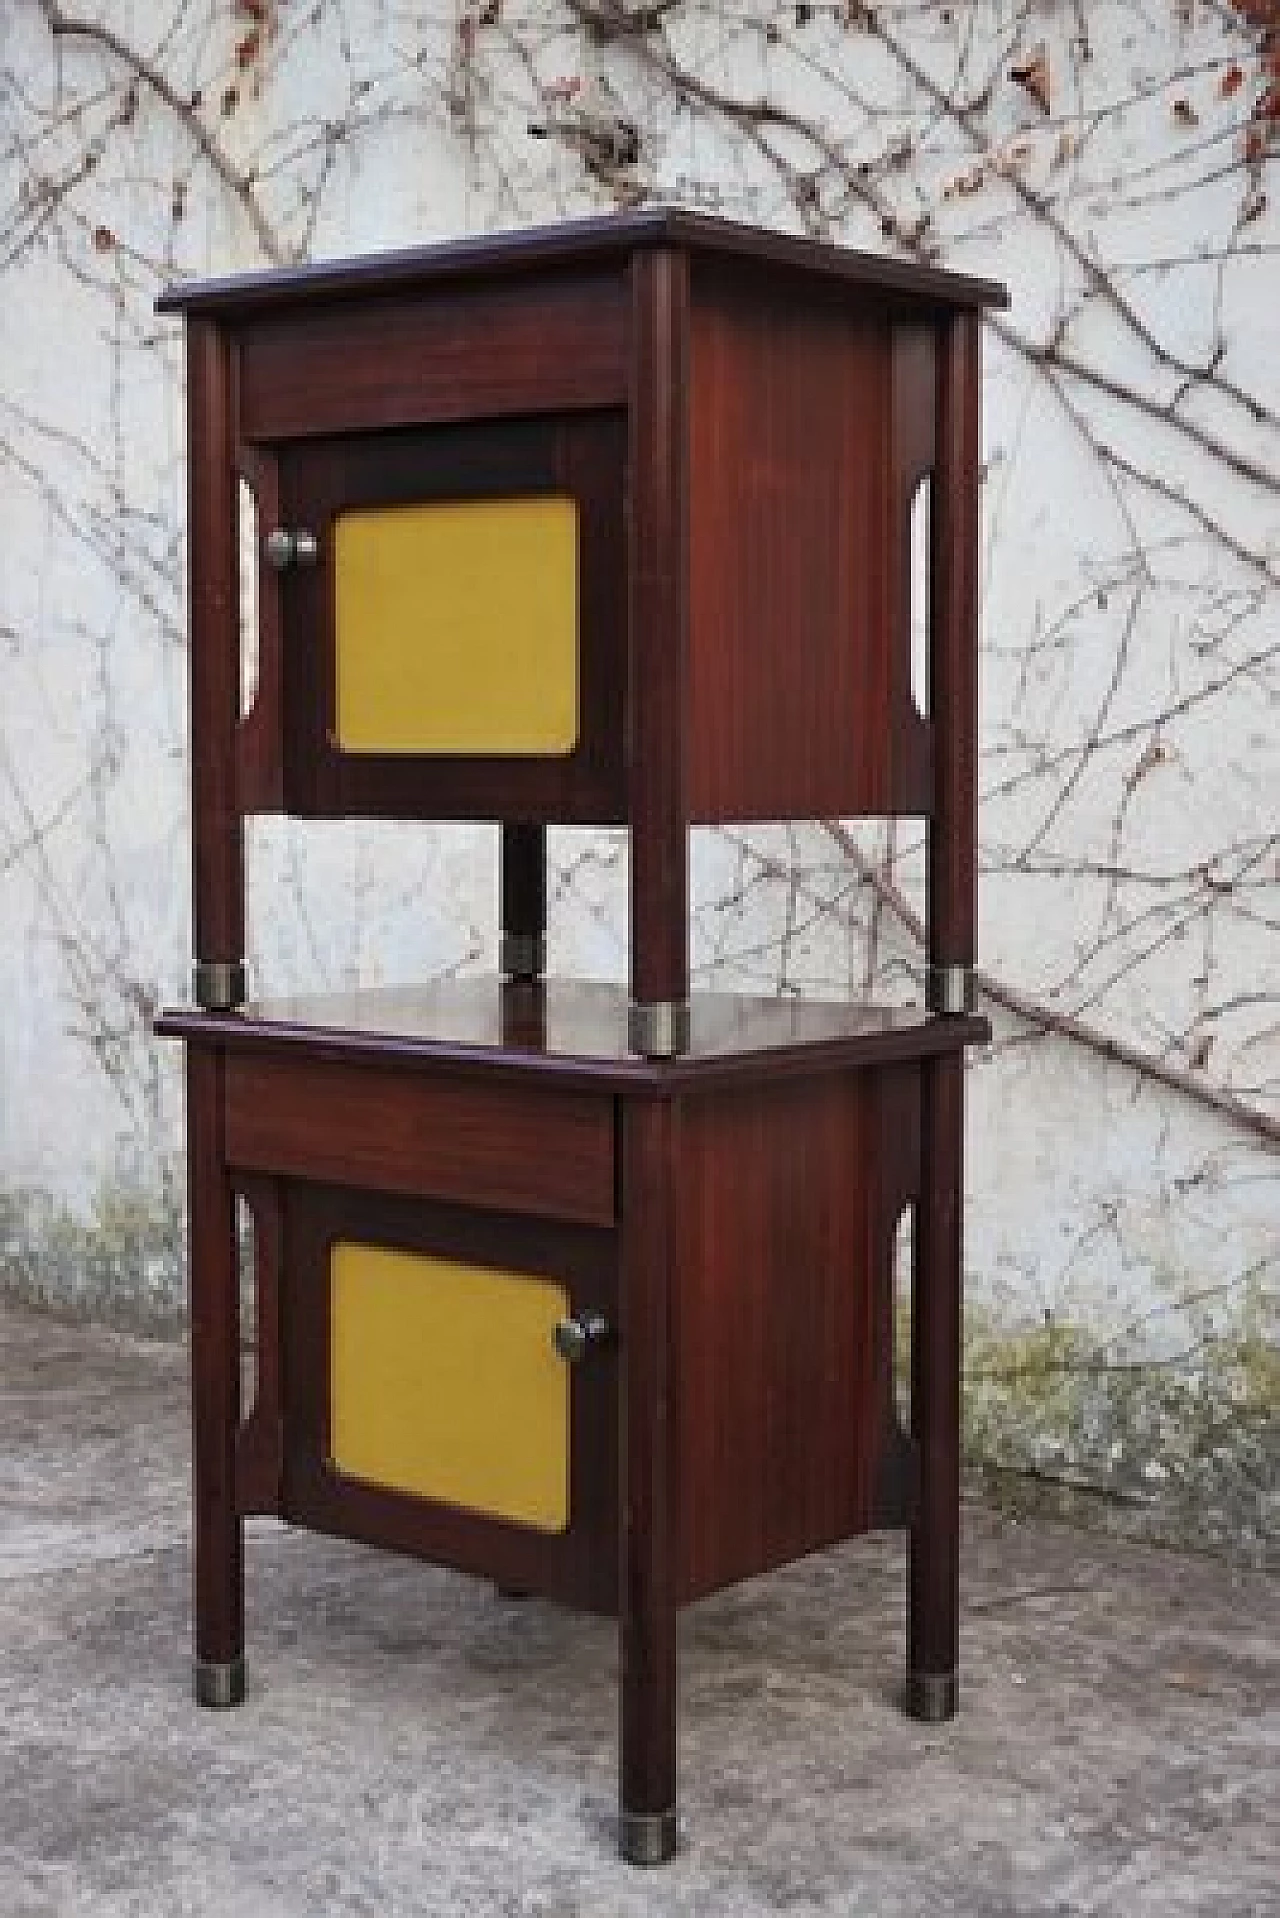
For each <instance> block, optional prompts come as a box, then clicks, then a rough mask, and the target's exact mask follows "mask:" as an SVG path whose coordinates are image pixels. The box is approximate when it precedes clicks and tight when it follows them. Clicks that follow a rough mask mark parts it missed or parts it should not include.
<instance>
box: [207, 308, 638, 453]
mask: <svg viewBox="0 0 1280 1918" xmlns="http://www.w3.org/2000/svg"><path fill="white" fill-rule="evenodd" d="M549 345H550V346H551V349H552V350H551V351H550V352H549V351H548V346H549ZM625 349H626V313H625V310H624V306H623V301H622V287H621V284H620V282H619V279H618V276H617V274H616V273H615V274H608V275H607V274H603V273H598V274H593V275H590V276H586V275H564V276H562V277H560V278H559V279H556V280H551V281H547V282H545V283H543V284H540V285H537V286H532V287H528V286H512V285H506V286H500V287H496V288H494V287H483V286H482V287H475V288H473V287H459V288H456V289H455V290H454V291H453V292H452V293H451V295H450V297H449V299H448V301H447V302H445V301H441V302H436V303H431V304H424V303H423V302H422V301H421V300H403V299H402V300H394V299H386V298H384V299H382V300H378V301H373V302H370V303H369V304H368V305H367V306H365V307H362V308H360V309H352V308H349V307H348V308H338V309H333V308H329V309H325V308H321V309H319V310H318V311H315V312H304V313H297V312H293V313H290V314H289V315H288V317H287V318H286V319H283V320H281V319H276V318H263V319H258V320H253V321H250V322H248V323H247V324H246V326H245V327H244V328H243V329H242V331H241V335H240V395H241V430H242V432H243V434H244V437H245V438H246V439H247V440H258V441H263V442H268V443H271V444H278V443H280V442H281V441H286V440H294V439H309V438H311V437H312V436H313V435H314V434H316V433H354V432H360V433H368V432H377V431H379V430H380V429H382V428H385V427H402V426H428V425H439V424H442V423H447V422H450V421H459V420H463V421H473V420H483V419H490V418H503V417H509V416H512V415H520V414H528V413H533V412H557V413H562V412H569V411H578V410H581V409H582V408H585V407H602V406H618V405H620V404H621V403H622V401H623V399H624V398H625V396H626V383H627V376H626V353H625Z"/></svg>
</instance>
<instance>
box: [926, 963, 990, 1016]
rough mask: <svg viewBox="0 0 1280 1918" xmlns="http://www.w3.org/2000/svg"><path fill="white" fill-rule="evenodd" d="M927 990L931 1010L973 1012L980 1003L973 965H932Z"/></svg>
mask: <svg viewBox="0 0 1280 1918" xmlns="http://www.w3.org/2000/svg"><path fill="white" fill-rule="evenodd" d="M927 991H928V1000H929V1010H930V1012H949V1013H964V1012H972V1011H973V1010H974V1009H975V1007H976V1005H977V1003H978V994H977V988H976V986H975V983H974V977H973V967H972V966H956V965H953V966H930V967H929V974H928V983H927Z"/></svg>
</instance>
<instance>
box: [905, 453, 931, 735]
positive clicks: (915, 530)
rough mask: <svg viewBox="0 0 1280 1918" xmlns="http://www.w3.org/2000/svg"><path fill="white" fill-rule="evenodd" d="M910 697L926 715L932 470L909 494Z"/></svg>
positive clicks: (929, 623) (927, 699)
mask: <svg viewBox="0 0 1280 1918" xmlns="http://www.w3.org/2000/svg"><path fill="white" fill-rule="evenodd" d="M910 597H911V698H912V702H913V704H914V706H915V709H916V711H917V712H918V713H919V714H920V717H921V718H922V719H927V718H928V717H929V710H930V686H929V628H930V625H931V623H932V616H933V608H932V604H931V601H932V597H933V474H932V473H924V474H922V475H921V477H920V478H919V479H918V480H917V481H916V486H915V491H914V492H913V493H912V495H911V580H910Z"/></svg>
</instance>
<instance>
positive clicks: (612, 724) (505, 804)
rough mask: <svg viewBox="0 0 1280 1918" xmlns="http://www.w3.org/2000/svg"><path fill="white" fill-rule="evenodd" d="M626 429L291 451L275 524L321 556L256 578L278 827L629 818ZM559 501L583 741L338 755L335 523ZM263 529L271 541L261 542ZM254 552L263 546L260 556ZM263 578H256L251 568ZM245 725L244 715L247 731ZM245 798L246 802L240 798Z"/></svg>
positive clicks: (380, 440)
mask: <svg viewBox="0 0 1280 1918" xmlns="http://www.w3.org/2000/svg"><path fill="white" fill-rule="evenodd" d="M626 462H627V419H626V413H625V411H624V410H623V409H622V408H615V409H609V410H605V411H599V412H591V413H577V414H573V415H565V416H561V417H547V418H526V419H505V420H487V421H482V422H476V423H470V424H465V423H464V424H446V425H438V426H426V427H412V428H403V429H398V430H382V431H378V432H367V433H355V434H351V435H343V436H339V437H333V438H324V439H311V440H300V441H297V442H294V443H291V444H289V445H284V446H281V447H279V448H277V449H275V450H274V451H273V452H270V453H269V454H267V455H266V456H264V454H263V453H262V452H261V451H260V452H259V453H258V455H257V456H256V458H255V461H254V467H255V470H256V471H257V472H258V473H261V471H262V469H263V467H264V466H270V467H271V468H272V469H273V472H272V475H271V482H270V483H267V484H264V485H263V489H262V490H263V491H264V492H267V493H274V500H273V504H274V505H275V506H276V508H277V509H278V511H279V513H280V515H281V519H282V523H283V524H284V525H285V526H287V527H301V528H305V529H306V530H307V531H309V532H311V533H313V534H314V535H315V536H316V540H317V543H318V557H317V561H316V564H315V565H314V566H312V567H309V568H308V567H293V568H291V569H290V570H289V571H287V572H286V573H285V574H283V575H282V576H280V577H279V578H278V579H276V578H274V577H270V576H268V577H265V578H263V580H262V590H261V592H260V595H259V603H260V605H266V604H267V603H268V601H269V600H270V601H271V602H272V612H273V617H271V618H270V619H268V620H267V621H264V624H263V635H262V636H263V641H264V643H265V644H273V643H274V644H275V645H277V646H278V647H279V649H280V654H281V671H280V675H279V683H280V687H281V697H280V706H281V712H280V716H279V721H278V725H279V734H280V738H279V752H280V756H281V760H282V765H283V781H282V785H283V799H284V809H285V811H287V812H290V813H295V814H299V815H309V816H318V817H326V818H333V817H338V818H341V817H350V816H355V815H360V816H384V817H391V818H405V817H432V818H455V819H472V818H475V819H494V818H504V819H520V818H528V819H537V818H544V817H553V818H557V819H562V820H564V821H566V822H572V823H579V824H618V823H621V822H622V821H623V820H624V819H625V817H626V810H625V808H626V791H625V728H626V687H627V668H626V658H627V540H626V524H625V492H626ZM554 498H564V499H567V500H569V501H571V502H572V504H573V506H574V508H575V510H576V517H577V566H578V573H577V619H578V634H577V644H578V659H577V679H578V685H577V693H578V724H577V740H576V744H575V745H574V746H573V748H572V750H570V751H568V752H565V753H560V754H556V753H545V754H539V753H529V754H524V753H512V752H495V753H492V754H488V753H476V752H459V753H441V752H432V751H422V752H415V751H405V752H400V751H392V752H383V751H371V750H367V749H361V750H358V751H345V750H343V749H342V748H341V747H340V746H339V745H338V743H337V631H336V579H335V556H334V547H335V526H336V522H337V520H338V519H339V518H340V516H341V515H342V514H344V513H348V512H366V511H376V510H378V509H380V508H386V509H388V510H394V509H396V508H399V507H405V506H429V505H435V504H438V505H442V506H445V505H478V504H484V503H485V502H493V503H495V504H497V503H499V502H505V501H517V500H530V501H532V500H539V499H554ZM264 530H265V529H264ZM260 548H261V542H260ZM260 565H261V566H263V570H264V572H265V564H264V562H262V561H261V559H260ZM249 723H250V726H252V716H250V722H249ZM246 797H251V795H249V794H246Z"/></svg>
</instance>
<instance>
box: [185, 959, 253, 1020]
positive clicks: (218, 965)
mask: <svg viewBox="0 0 1280 1918" xmlns="http://www.w3.org/2000/svg"><path fill="white" fill-rule="evenodd" d="M191 997H192V998H193V999H194V1000H195V1002H196V1004H197V1005H198V1006H201V1007H203V1009H204V1011H205V1012H232V1011H234V1010H235V1008H236V1007H237V1006H242V1005H243V1004H244V1002H245V1000H246V999H247V998H248V997H249V972H248V968H247V967H246V966H245V965H244V963H243V961H242V960H239V959H197V960H196V963H195V965H194V966H193V967H192V968H191Z"/></svg>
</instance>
